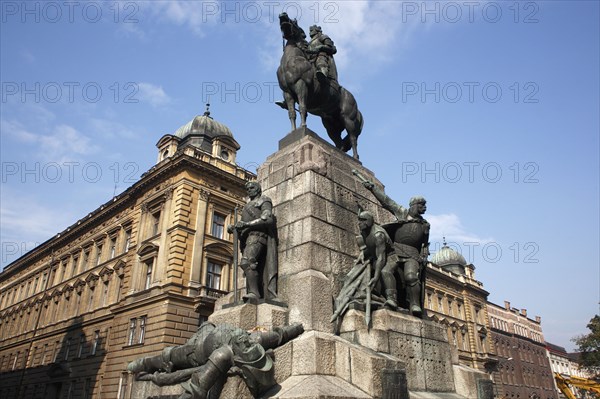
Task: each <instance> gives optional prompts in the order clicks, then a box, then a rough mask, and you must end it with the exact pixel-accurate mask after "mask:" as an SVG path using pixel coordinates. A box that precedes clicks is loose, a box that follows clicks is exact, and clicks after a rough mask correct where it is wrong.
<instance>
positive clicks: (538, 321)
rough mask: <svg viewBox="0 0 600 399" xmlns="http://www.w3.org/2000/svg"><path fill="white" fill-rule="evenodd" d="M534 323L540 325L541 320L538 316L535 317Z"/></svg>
mask: <svg viewBox="0 0 600 399" xmlns="http://www.w3.org/2000/svg"><path fill="white" fill-rule="evenodd" d="M535 321H536V322H537V323H538V324H542V318H541V317H540V316H535Z"/></svg>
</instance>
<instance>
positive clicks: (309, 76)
mask: <svg viewBox="0 0 600 399" xmlns="http://www.w3.org/2000/svg"><path fill="white" fill-rule="evenodd" d="M279 27H280V28H281V32H282V34H283V38H284V39H285V40H286V43H285V47H284V49H283V56H282V57H281V63H280V65H279V68H277V80H278V81H279V87H280V88H281V90H283V96H284V99H285V105H282V107H285V108H287V110H288V115H289V118H290V122H291V125H292V130H294V129H296V110H295V104H298V110H299V112H300V118H301V127H306V114H307V112H309V113H311V114H313V115H317V116H320V117H321V121H322V122H323V126H324V127H325V130H327V134H328V135H329V137H330V138H331V140H332V141H333V143H334V144H335V146H336V147H337V148H339V149H341V150H342V151H344V152H346V151H348V150H350V148H352V155H353V157H354V158H355V159H358V152H357V149H356V147H357V144H356V143H357V140H358V135H359V134H360V133H361V131H362V127H363V117H362V114H361V113H360V111H359V110H358V106H357V104H356V100H355V99H354V96H353V95H352V93H350V92H349V91H348V90H346V89H344V88H343V87H342V86H340V85H339V84H338V83H337V71H336V68H335V64H334V62H333V58H331V57H330V58H331V61H330V62H331V64H330V68H329V69H330V71H331V73H332V74H333V75H334V77H335V79H328V80H321V79H317V78H316V75H315V66H314V65H313V63H311V55H310V54H309V53H308V52H307V51H306V49H307V47H308V43H307V41H306V34H305V33H304V31H303V30H302V28H300V27H299V26H298V23H297V21H296V20H295V19H294V20H292V19H290V18H289V17H288V15H287V14H286V13H282V14H281V15H279ZM344 130H346V133H347V135H346V137H344V138H343V139H342V132H343V131H344Z"/></svg>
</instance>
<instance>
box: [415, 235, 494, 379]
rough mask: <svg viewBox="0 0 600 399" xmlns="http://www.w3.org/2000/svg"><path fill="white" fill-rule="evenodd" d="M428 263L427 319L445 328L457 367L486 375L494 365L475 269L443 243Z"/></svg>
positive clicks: (484, 301)
mask: <svg viewBox="0 0 600 399" xmlns="http://www.w3.org/2000/svg"><path fill="white" fill-rule="evenodd" d="M430 260H431V263H430V264H428V267H427V280H426V290H425V307H426V308H427V314H428V316H430V317H431V318H432V319H433V320H435V321H437V322H439V323H441V324H443V325H444V326H446V328H447V331H448V341H449V342H450V344H451V345H453V346H454V347H455V348H456V350H457V353H458V361H459V363H460V364H462V365H465V366H468V367H472V368H475V369H478V370H481V371H488V365H489V363H490V361H491V362H492V363H494V362H495V355H494V354H495V349H494V343H493V341H492V339H491V337H490V327H489V321H488V320H489V319H488V312H487V298H488V295H489V293H488V292H487V291H486V290H484V288H483V284H482V283H481V282H479V281H477V280H476V279H475V266H473V265H471V264H469V265H468V264H467V262H466V261H465V258H464V257H463V256H462V255H461V254H459V253H458V252H456V251H455V250H453V249H452V248H450V247H448V246H447V245H446V244H445V243H444V246H443V247H442V248H441V249H440V250H439V251H438V252H437V253H435V254H433V255H432V256H431V258H430Z"/></svg>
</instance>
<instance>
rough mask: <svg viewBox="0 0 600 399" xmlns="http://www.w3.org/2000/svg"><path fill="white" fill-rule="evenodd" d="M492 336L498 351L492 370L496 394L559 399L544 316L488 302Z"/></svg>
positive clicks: (522, 398)
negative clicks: (543, 331)
mask: <svg viewBox="0 0 600 399" xmlns="http://www.w3.org/2000/svg"><path fill="white" fill-rule="evenodd" d="M488 312H489V315H490V326H491V329H492V330H491V336H492V339H493V340H494V344H495V347H496V350H497V353H498V358H499V360H498V364H497V366H496V371H495V372H494V373H493V377H494V382H495V385H496V389H497V396H498V397H502V398H509V399H528V398H531V399H556V398H557V392H556V389H555V385H554V377H553V375H552V370H551V369H550V362H549V360H548V356H547V354H546V345H545V342H544V336H543V334H542V325H541V318H540V317H539V316H536V317H535V320H533V319H530V318H529V317H528V316H527V310H526V309H521V310H519V309H515V308H512V307H511V306H510V302H507V301H505V302H504V307H502V306H498V305H496V304H493V303H491V302H490V303H488Z"/></svg>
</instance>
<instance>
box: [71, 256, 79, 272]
mask: <svg viewBox="0 0 600 399" xmlns="http://www.w3.org/2000/svg"><path fill="white" fill-rule="evenodd" d="M78 263H79V257H77V256H74V257H73V270H72V271H71V277H73V276H75V275H77V264H78Z"/></svg>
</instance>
